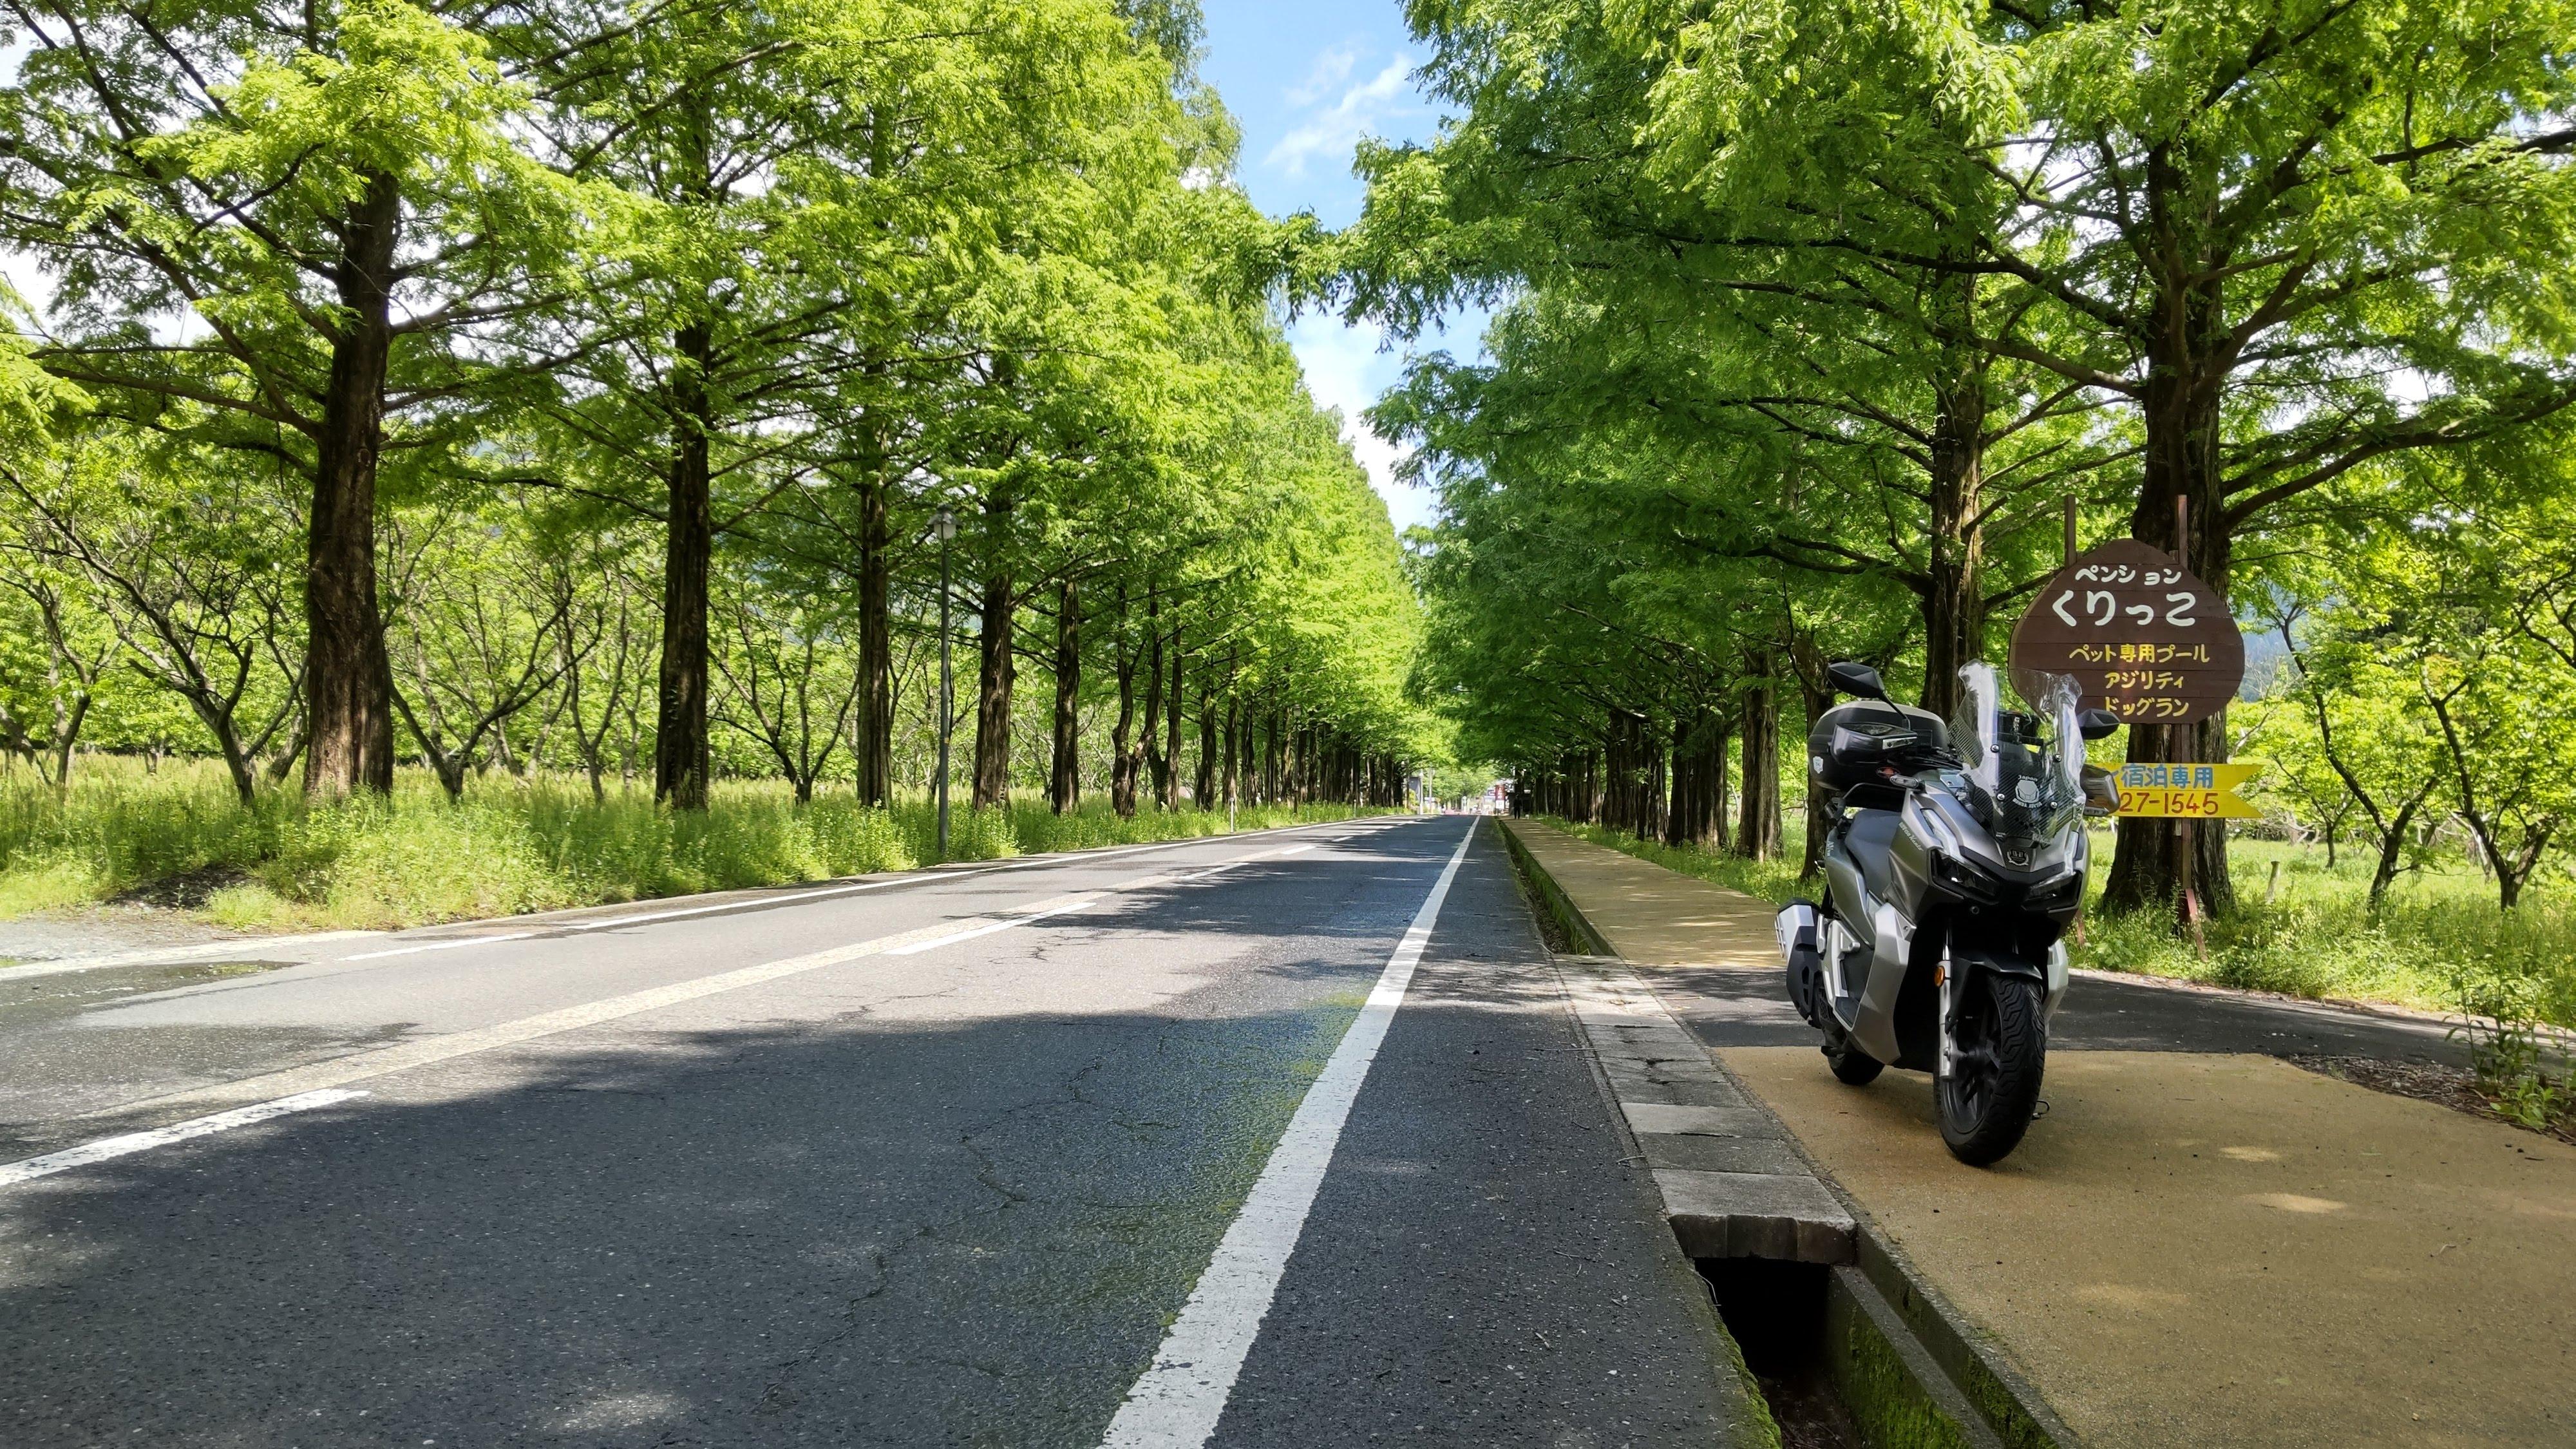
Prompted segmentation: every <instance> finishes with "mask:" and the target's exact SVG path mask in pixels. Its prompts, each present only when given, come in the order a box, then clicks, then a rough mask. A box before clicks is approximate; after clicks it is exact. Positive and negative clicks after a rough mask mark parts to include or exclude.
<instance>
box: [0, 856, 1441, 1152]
mask: <svg viewBox="0 0 2576 1449" xmlns="http://www.w3.org/2000/svg"><path fill="white" fill-rule="evenodd" d="M1181 843H1182V844H1197V843H1198V842H1196V841H1185V842H1181ZM1147 848H1149V849H1159V848H1162V847H1147ZM1298 848H1299V847H1290V848H1289V849H1287V850H1284V851H1257V852H1255V853H1253V854H1251V855H1247V856H1243V857H1240V858H1238V859H1235V860H1231V861H1227V862H1226V863H1225V864H1223V865H1220V866H1217V867H1215V870H1230V869H1232V868H1234V867H1235V866H1238V865H1243V864H1247V863H1249V862H1251V861H1254V860H1259V859H1261V858H1263V857H1264V856H1269V855H1279V854H1293V853H1294V852H1295V850H1296V849H1298ZM1459 850H1460V852H1461V853H1462V854H1463V853H1464V852H1465V850H1466V846H1465V845H1464V844H1461V845H1460V846H1459ZM1116 853H1117V854H1121V855H1130V854H1134V853H1136V852H1134V851H1119V852H1116ZM1456 870H1457V861H1456V860H1455V859H1452V860H1451V861H1450V867H1449V872H1448V873H1444V874H1443V875H1442V876H1441V878H1440V886H1439V892H1440V893H1446V892H1447V890H1448V888H1449V875H1450V874H1454V873H1455V872H1456ZM1213 873H1214V872H1213V871H1207V872H1201V874H1202V875H1206V874H1213ZM1178 879H1183V877H1176V876H1168V875H1148V876H1139V877H1136V878H1135V879H1132V880H1126V881H1119V882H1116V883H1114V884H1111V885H1107V886H1097V887H1094V888H1093V889H1094V890H1095V891H1097V892H1099V894H1095V895H1090V896H1083V897H1075V898H1067V897H1063V896H1057V897H1055V898H1053V899H1050V900H1044V901H1037V902H1033V903H1031V906H1030V907H1024V908H1023V909H1022V912H1021V913H1020V914H1018V915H1013V916H1008V917H1002V918H998V919H997V918H994V917H991V916H970V917H967V918H966V919H965V920H964V921H963V922H958V921H942V922H939V923H938V924H936V925H930V926H920V927H916V928H914V929H912V930H909V931H903V932H899V933H897V934H895V935H891V936H880V937H877V938H876V939H874V940H869V941H858V942H854V943H852V944H850V945H847V946H835V947H833V948H831V949H830V950H826V951H816V952H813V953H812V954H810V955H804V956H790V957H787V958H786V959H784V960H779V961H771V962H767V963H765V964H762V965H758V966H746V967H743V968H741V969H739V970H735V971H724V972H719V973H717V974H715V975H712V976H701V977H699V978H697V979H695V980H691V981H677V982H673V983H671V984H670V985H667V986H657V987H653V988H651V989H649V990H645V991H633V992H628V993H627V994H625V995H623V996H612V997H608V998H606V999H604V1000H599V1001H590V1002H584V1003H582V1004H580V1005H578V1006H569V1007H565V1008H563V1009H562V1010H560V1011H548V1012H541V1013H539V1014H537V1015H535V1016H525V1017H521V1018H519V1019H518V1020H516V1021H504V1022H497V1023H495V1024H493V1025H491V1026H485V1027H476V1028H473V1029H470V1030H466V1031H457V1032H449V1033H447V1034H445V1035H442V1036H433V1037H424V1038H421V1039H419V1040H415V1041H407V1042H401V1043H398V1044H396V1045H394V1046H389V1047H379V1048H377V1049H375V1050H373V1051H363V1052H357V1053H353V1054H351V1055H349V1056H345V1057H335V1058H333V1059H331V1060H328V1061H321V1062H314V1063H310V1064H308V1065H305V1066H301V1067H288V1068H286V1069H284V1070H282V1071H274V1072H264V1073H261V1074H260V1075H258V1076H254V1077H245V1078H242V1079H240V1080H238V1081H232V1082H224V1083H220V1084H217V1085H215V1086H211V1087H200V1088H195V1089H193V1090H190V1091H185V1092H174V1093H171V1094H169V1095H167V1096H163V1097H155V1098H150V1099H147V1100H144V1101H140V1102H129V1103H125V1104H123V1105H121V1106H118V1107H113V1108H109V1109H106V1110H107V1111H111V1112H123V1111H128V1110H133V1109H136V1108H142V1109H150V1108H154V1107H159V1108H164V1109H167V1108H171V1107H179V1106H195V1105H199V1104H204V1105H208V1106H212V1105H215V1104H217V1103H221V1102H248V1103H249V1104H250V1105H247V1106H240V1107H235V1108H232V1109H230V1110H227V1111H221V1112H216V1113H214V1114H212V1115H210V1116H204V1117H194V1118H190V1119H189V1120H187V1121H184V1122H178V1123H174V1124H172V1125H170V1126H168V1127H160V1128H155V1129H153V1130H152V1131H149V1132H129V1133H126V1134H124V1135H122V1136H117V1137H102V1138H100V1139H99V1140H97V1141H95V1142H88V1143H83V1144H82V1145H80V1146H78V1147H71V1148H66V1149H64V1150H63V1151H61V1152H54V1153H48V1154H46V1155H45V1156H42V1157H29V1158H24V1159H21V1160H20V1161H17V1162H5V1163H0V1188H5V1187H10V1186H13V1185H15V1184H17V1183H21V1182H26V1181H29V1180H31V1179H34V1178H39V1177H48V1176H51V1175H52V1174H54V1173H57V1172H65V1171H69V1170H70V1169H72V1168H75V1167H82V1166H86V1165H88V1164H90V1163H93V1162H103V1161H106V1160H108V1159H109V1158H115V1157H123V1156H126V1155H128V1154H130V1153H135V1152H143V1151H147V1150H149V1149H151V1148H154V1147H160V1146H163V1145H166V1144H168V1143H172V1142H184V1141H186V1140H188V1139H189V1138H192V1137H203V1136H205V1135H206V1134H208V1133H212V1132H225V1131H229V1130H231V1129H232V1128H235V1127H241V1126H247V1125H249V1124H250V1123H253V1122H262V1121H266V1120H267V1119H269V1118H271V1117H277V1116H283V1115H285V1114H287V1113H290V1112H302V1111H306V1110H308V1109H311V1108H314V1107H324V1106H329V1105H330V1104H331V1103H334V1102H343V1101H347V1100H348V1099H350V1098H352V1097H363V1096H365V1095H367V1094H366V1093H365V1092H358V1091H349V1090H346V1089H345V1088H346V1084H347V1083H350V1082H355V1081H363V1080H365V1079H367V1078H370V1077H380V1076H383V1075H385V1074H386V1073H389V1072H400V1071H407V1070H410V1069H411V1068H414V1067H424V1066H432V1065H435V1064H437V1063H440V1062H446V1061H453V1060H455V1059H456V1058H458V1057H465V1056H473V1055H476V1054H478V1053H481V1052H487V1051H492V1050H494V1049H496V1048H499V1047H505V1046H512V1045H515V1044H517V1043H519V1042H524V1041H533V1040H535V1039H537V1038H539V1037H547V1036H553V1035H556V1034H558V1033H561V1032H567V1031H575V1030H579V1029H580V1028H583V1027H588V1026H598V1025H600V1024H602V1023H605V1022H610V1021H616V1020H618V1019H620V1018H622V1017H628V1016H635V1015H639V1014H641V1013H643V1012H647V1011H653V1010H656V1009H659V1008H661V1007H666V1006H676V1005H679V1004H681V1003H682V1002H687V1001H695V1000H697V999H699V998H701V997H707V996H714V995H717V994H719V993H721V992H727V991H735V990H739V989H741V988H743V987H746V986H757V985H760V984H763V983H765V982H771V981H777V980H780V979H782V978H785V977H789V976H796V975H801V974H803V973H805V972H808V971H814V970H819V969H821V968H822V967H825V966H836V965H840V964H842V963H844V962H849V961H856V960H859V959H861V958H863V957H868V956H909V955H913V954H915V953H916V952H921V951H927V950H930V949H932V948H933V947H937V946H946V945H952V944H954V943H956V942H959V941H965V940H971V939H973V938H974V937H977V936H989V935H992V934H993V933H995V932H997V931H1007V930H1009V929H1011V928H1012V927H1014V926H1025V925H1028V924H1029V923H1031V922H1033V921H1043V920H1045V919H1047V918H1048V917H1050V916H1060V915H1063V914H1065V913H1067V912H1070V911H1078V910H1081V909H1083V908H1084V907H1086V906H1094V905H1098V904H1099V903H1100V901H1101V899H1102V897H1103V896H1104V895H1107V894H1111V893H1116V892H1120V891H1132V890H1143V889H1148V888H1151V887H1153V886H1157V885H1164V884H1169V883H1171V882H1173V881H1175V880H1178ZM880 884H890V882H880ZM1438 899H1439V896H1438V894H1435V895H1434V897H1433V905H1432V906H1430V907H1426V909H1430V910H1436V908H1437V904H1438ZM522 934H528V933H522ZM503 939H515V938H505V937H498V936H478V937H475V938H473V939H472V940H469V941H445V942H432V943H429V944H428V945H427V946H424V947H419V948H406V949H436V948H438V947H440V946H451V945H452V946H463V945H477V944H481V943H483V942H485V941H495V940H503ZM1405 939H1406V941H1407V942H1408V943H1410V942H1411V941H1412V940H1413V935H1412V934H1411V933H1408V934H1407V936H1406V937H1405ZM1413 949H1414V953H1415V955H1417V956H1418V955H1419V954H1420V948H1419V947H1414V948H1413ZM377 954H386V955H390V954H397V953H393V952H384V953H377ZM1403 954H1404V948H1402V947H1399V948H1398V950H1397V955H1398V957H1400V958H1401V957H1402V956H1403ZM1388 970H1389V971H1390V972H1391V971H1393V970H1394V967H1393V965H1392V964H1390V965H1389V967H1388ZM1406 971H1407V973H1408V974H1410V971H1411V966H1410V965H1409V964H1408V965H1407V967H1406ZM1383 989H1384V981H1383V978H1381V981H1380V990H1383ZM1399 991H1400V989H1399ZM1375 1000H1376V998H1374V997H1372V998H1371V1002H1372V1003H1374V1002H1375ZM1366 1016H1367V1013H1366V1011H1363V1012H1362V1019H1363V1021H1365V1020H1366ZM1357 1030H1358V1028H1357V1027H1354V1028H1353V1031H1354V1032H1355V1033H1356V1031H1357ZM1379 1030H1380V1031H1381V1032H1383V1030H1384V1028H1383V1027H1381V1028H1380V1029H1379ZM1350 1040H1351V1038H1350V1037H1347V1036H1346V1037H1344V1038H1343V1047H1344V1049H1345V1050H1347V1049H1348V1047H1349V1044H1350ZM1372 1050H1374V1048H1372ZM1340 1060H1341V1057H1340V1055H1339V1054H1338V1053H1337V1054H1336V1055H1335V1057H1334V1061H1335V1062H1337V1063H1338V1062H1339V1061H1340ZM1362 1070H1366V1068H1365V1064H1363V1067H1362ZM1330 1074H1331V1068H1330V1067H1327V1068H1326V1076H1327V1077H1329V1076H1330ZM1318 1085H1319V1087H1320V1085H1321V1083H1320V1082H1319V1083H1318ZM1308 1099H1309V1100H1310V1101H1311V1100H1312V1099H1313V1094H1312V1093H1309V1096H1308ZM90 1115H100V1114H97V1113H93V1114H90ZM1274 1160H1275V1159H1274Z"/></svg>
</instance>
